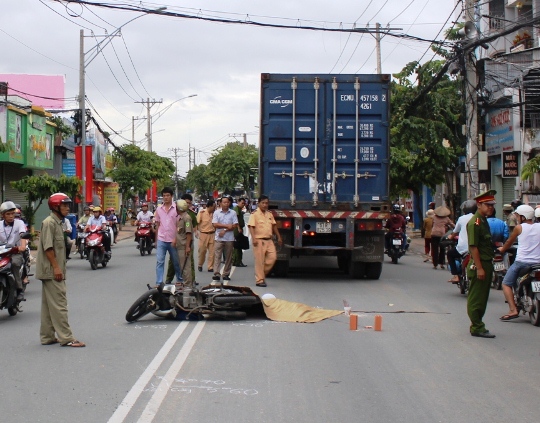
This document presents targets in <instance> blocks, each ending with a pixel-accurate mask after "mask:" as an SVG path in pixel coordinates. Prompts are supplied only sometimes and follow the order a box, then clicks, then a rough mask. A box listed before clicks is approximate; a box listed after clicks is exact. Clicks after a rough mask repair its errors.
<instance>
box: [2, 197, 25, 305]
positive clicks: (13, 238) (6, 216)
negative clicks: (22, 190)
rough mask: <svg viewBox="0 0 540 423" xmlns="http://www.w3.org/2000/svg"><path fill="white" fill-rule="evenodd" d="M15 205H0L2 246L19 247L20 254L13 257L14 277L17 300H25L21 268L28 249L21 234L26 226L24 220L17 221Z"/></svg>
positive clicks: (7, 203) (5, 203) (11, 203)
mask: <svg viewBox="0 0 540 423" xmlns="http://www.w3.org/2000/svg"><path fill="white" fill-rule="evenodd" d="M16 208H17V207H16V206H15V203H13V202H12V201H6V202H4V203H2V204H1V205H0V213H1V214H2V218H3V220H2V222H0V244H3V245H7V246H10V247H19V253H18V254H14V255H12V256H11V266H12V269H13V276H14V277H15V282H16V283H17V300H19V301H20V300H23V299H24V294H23V282H22V279H21V267H22V266H23V265H24V257H23V255H22V253H23V252H24V250H25V249H26V240H25V239H21V234H23V233H25V232H26V225H25V224H24V222H23V221H22V220H19V219H15V209H16Z"/></svg>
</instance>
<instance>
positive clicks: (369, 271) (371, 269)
mask: <svg viewBox="0 0 540 423" xmlns="http://www.w3.org/2000/svg"><path fill="white" fill-rule="evenodd" d="M381 272H382V263H366V277H367V278H368V279H379V278H380V277H381Z"/></svg>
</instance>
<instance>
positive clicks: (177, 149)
mask: <svg viewBox="0 0 540 423" xmlns="http://www.w3.org/2000/svg"><path fill="white" fill-rule="evenodd" d="M167 150H168V151H170V152H172V153H174V154H173V157H174V169H175V172H174V198H176V199H178V153H179V152H180V149H179V148H178V147H174V148H168V149H167Z"/></svg>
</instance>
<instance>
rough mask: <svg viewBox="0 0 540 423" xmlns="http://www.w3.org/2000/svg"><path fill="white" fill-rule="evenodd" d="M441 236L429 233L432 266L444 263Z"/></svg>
mask: <svg viewBox="0 0 540 423" xmlns="http://www.w3.org/2000/svg"><path fill="white" fill-rule="evenodd" d="M441 238H442V237H441V236H434V235H431V258H432V259H433V266H434V267H437V265H438V264H442V265H444V248H443V247H441Z"/></svg>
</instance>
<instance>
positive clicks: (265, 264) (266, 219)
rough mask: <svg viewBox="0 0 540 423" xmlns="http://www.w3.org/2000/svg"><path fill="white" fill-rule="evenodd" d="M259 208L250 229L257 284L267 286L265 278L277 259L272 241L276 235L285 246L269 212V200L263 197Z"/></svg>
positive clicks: (253, 216) (250, 220)
mask: <svg viewBox="0 0 540 423" xmlns="http://www.w3.org/2000/svg"><path fill="white" fill-rule="evenodd" d="M257 204H258V207H257V210H255V211H254V212H253V213H252V214H251V216H250V217H249V222H248V227H249V232H250V234H251V241H252V244H253V257H254V261H255V284H256V285H257V286H262V287H264V286H266V282H265V278H266V276H267V275H268V273H269V272H270V270H272V267H274V263H275V262H276V259H277V252H276V246H275V245H274V241H273V240H272V235H275V236H276V238H277V241H278V243H279V245H281V244H283V240H282V239H281V235H280V234H279V231H278V229H277V225H276V221H275V219H274V216H272V213H270V212H269V211H268V204H269V200H268V197H267V196H266V195H261V196H260V197H259V200H258V203H257Z"/></svg>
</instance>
